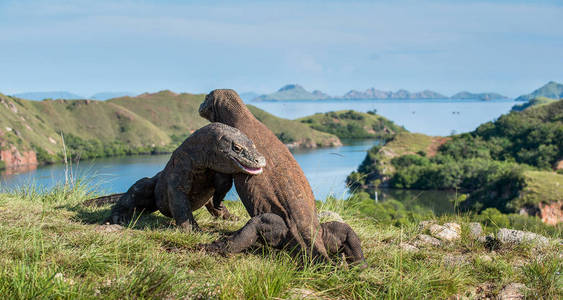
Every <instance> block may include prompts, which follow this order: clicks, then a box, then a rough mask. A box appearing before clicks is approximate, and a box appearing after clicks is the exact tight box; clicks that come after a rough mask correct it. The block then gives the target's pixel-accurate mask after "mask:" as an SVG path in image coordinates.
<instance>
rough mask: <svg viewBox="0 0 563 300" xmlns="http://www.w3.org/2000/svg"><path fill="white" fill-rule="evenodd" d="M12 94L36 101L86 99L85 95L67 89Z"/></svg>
mask: <svg viewBox="0 0 563 300" xmlns="http://www.w3.org/2000/svg"><path fill="white" fill-rule="evenodd" d="M11 96H13V97H17V98H21V99H26V100H35V101H41V100H44V99H66V100H75V99H84V97H83V96H80V95H77V94H74V93H71V92H66V91H54V92H29V93H18V94H12V95H11Z"/></svg>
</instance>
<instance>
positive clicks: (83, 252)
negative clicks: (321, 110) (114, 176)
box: [0, 183, 563, 299]
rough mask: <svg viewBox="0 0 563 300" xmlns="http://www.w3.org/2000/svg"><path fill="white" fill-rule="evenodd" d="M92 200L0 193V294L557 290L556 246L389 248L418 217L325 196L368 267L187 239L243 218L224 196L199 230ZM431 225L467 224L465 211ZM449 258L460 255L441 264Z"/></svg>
mask: <svg viewBox="0 0 563 300" xmlns="http://www.w3.org/2000/svg"><path fill="white" fill-rule="evenodd" d="M92 196H94V194H93V192H92V191H91V190H90V189H89V188H88V187H87V186H86V185H85V184H80V183H79V184H76V185H74V186H73V187H64V186H61V187H58V188H56V189H54V190H51V191H45V192H43V193H41V192H40V191H36V190H34V189H33V188H28V189H20V190H17V191H13V192H10V193H6V194H0V251H1V252H2V256H0V261H1V263H0V298H5V299H30V298H39V299H46V298H57V299H77V298H82V299H93V298H100V297H103V298H104V299H130V298H137V299H149V298H151V299H152V298H168V299H177V298H188V299H209V298H216V299H279V298H299V297H313V296H315V297H319V298H324V299H336V298H338V299H342V298H344V299H374V298H376V299H415V298H430V299H445V298H448V297H450V296H453V295H465V294H470V293H472V291H474V290H475V289H476V287H478V286H480V285H483V284H485V285H487V286H489V287H491V288H490V289H489V290H488V293H491V294H492V295H494V294H495V293H497V292H498V291H500V290H501V289H502V288H503V286H504V285H505V284H507V283H510V282H521V283H524V284H526V285H527V287H528V289H529V290H528V292H527V293H529V295H530V297H532V296H534V298H535V296H537V297H544V298H552V299H556V298H558V297H561V296H563V294H562V289H561V277H560V275H558V274H560V272H561V264H562V260H561V257H560V252H561V247H560V245H559V244H555V243H552V245H550V246H549V247H547V248H543V249H542V250H541V252H539V253H538V252H535V250H534V249H533V248H530V247H527V248H525V247H524V248H518V247H514V248H506V249H501V250H498V251H496V252H490V251H488V250H487V249H485V248H484V247H483V246H482V245H481V244H479V243H477V242H475V241H473V240H472V239H470V238H469V237H468V236H467V233H466V230H465V229H464V231H463V233H462V238H461V239H460V240H458V241H456V242H454V243H452V244H447V245H445V246H443V247H438V248H421V249H420V251H418V252H407V251H405V250H403V249H402V248H401V247H400V246H399V245H400V244H401V243H402V242H409V241H412V240H414V239H415V237H416V235H418V234H419V233H421V231H420V230H419V229H418V227H417V224H410V225H406V226H402V227H395V226H391V225H386V224H383V223H380V222H378V220H377V219H374V218H370V217H362V216H360V215H358V214H357V212H356V208H355V207H354V206H349V205H348V202H347V201H343V200H337V199H329V200H327V201H326V202H323V203H322V205H320V207H319V209H320V210H331V211H335V212H338V213H339V214H340V215H341V216H342V217H343V218H344V219H345V221H346V222H347V223H348V224H350V225H351V226H352V227H353V228H354V229H355V231H356V232H357V234H358V235H359V236H360V238H361V240H362V243H363V250H364V254H365V257H366V260H367V262H368V264H369V267H368V268H367V269H366V270H363V271H361V270H356V269H353V268H352V269H351V268H348V267H346V266H345V265H339V266H328V265H310V264H308V263H303V261H301V260H300V259H298V258H294V257H291V256H289V255H288V253H287V252H285V251H279V250H273V249H269V248H264V247H256V248H253V249H252V250H251V251H248V252H246V253H242V254H237V255H232V256H228V257H222V256H217V255H211V254H208V253H204V252H202V251H199V250H197V248H196V245H197V244H199V243H206V242H210V241H213V240H215V239H216V238H218V237H219V236H220V234H221V233H222V232H228V231H232V230H235V229H238V228H240V227H241V226H242V225H243V224H244V223H245V222H246V221H247V220H248V217H247V214H246V211H245V210H244V208H243V207H242V205H241V204H240V202H226V205H227V207H228V208H229V210H230V211H231V212H232V213H234V214H235V215H237V216H239V218H240V220H239V221H235V222H234V221H223V220H216V219H213V218H212V217H210V216H209V214H208V213H207V212H205V211H204V210H198V211H196V213H195V215H196V219H197V221H198V222H199V224H200V226H201V227H202V228H203V231H204V232H203V233H191V234H189V233H185V232H182V231H180V230H178V229H177V228H175V227H174V226H173V224H172V223H173V222H172V220H171V219H168V218H165V217H163V216H162V215H160V214H158V213H157V214H152V215H146V216H141V217H140V218H139V219H138V220H137V221H136V222H135V223H133V224H131V225H130V226H128V227H127V228H125V229H124V230H121V231H115V232H109V231H107V230H106V229H107V227H104V226H99V225H98V223H99V222H100V221H101V220H103V219H104V218H105V217H107V216H108V214H109V207H101V208H88V207H84V206H83V205H81V203H82V201H84V200H86V199H88V198H90V197H92ZM437 221H438V222H448V221H457V222H460V223H462V224H465V222H466V221H467V218H465V217H460V216H447V217H441V218H439V219H438V220H437ZM447 256H454V257H461V259H460V262H459V263H455V264H453V265H448V264H446V263H445V259H444V258H445V257H447ZM484 256H491V257H492V258H493V259H492V260H490V261H489V260H485V259H483V257H484ZM522 261H524V263H522ZM558 272H559V273H558Z"/></svg>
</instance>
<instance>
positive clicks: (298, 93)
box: [253, 84, 331, 101]
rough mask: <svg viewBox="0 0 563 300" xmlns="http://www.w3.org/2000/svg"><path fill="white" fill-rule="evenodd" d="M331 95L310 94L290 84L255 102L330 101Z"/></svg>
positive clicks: (296, 85)
mask: <svg viewBox="0 0 563 300" xmlns="http://www.w3.org/2000/svg"><path fill="white" fill-rule="evenodd" d="M329 98H331V97H330V96H329V95H327V94H325V93H323V92H321V91H317V90H315V91H312V92H309V91H307V90H306V89H304V88H303V87H302V86H300V85H298V84H288V85H285V86H283V87H282V88H281V89H279V90H278V91H277V92H275V93H272V94H268V95H262V96H258V97H256V98H254V99H253V100H254V101H264V100H321V99H329Z"/></svg>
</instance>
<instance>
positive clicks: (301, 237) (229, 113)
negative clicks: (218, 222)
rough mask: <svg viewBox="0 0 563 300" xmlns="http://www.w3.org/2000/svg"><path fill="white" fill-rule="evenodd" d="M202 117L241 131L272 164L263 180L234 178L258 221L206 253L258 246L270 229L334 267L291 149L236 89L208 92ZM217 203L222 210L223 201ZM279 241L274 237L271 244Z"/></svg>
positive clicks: (260, 176)
mask: <svg viewBox="0 0 563 300" xmlns="http://www.w3.org/2000/svg"><path fill="white" fill-rule="evenodd" d="M199 114H200V115H201V116H202V117H204V118H206V119H208V120H209V121H211V122H221V123H224V124H227V125H229V126H233V127H235V128H238V129H240V131H242V132H243V133H244V134H246V135H247V136H248V137H249V138H250V139H252V141H253V142H254V144H255V145H256V148H257V149H258V151H260V153H262V154H263V155H264V157H265V158H266V162H267V167H266V168H264V172H263V174H261V175H259V176H248V175H245V174H234V175H233V178H234V182H235V186H236V189H237V192H238V194H239V196H240V198H241V201H242V202H243V204H244V206H245V208H246V210H247V211H248V213H249V214H250V216H251V217H253V218H252V219H251V220H250V221H249V222H248V223H247V225H245V227H244V228H242V229H241V230H239V231H238V232H237V234H235V235H234V236H233V237H231V238H230V239H229V240H228V241H227V242H226V243H223V242H221V241H217V243H213V244H211V245H207V246H206V248H208V249H209V250H213V249H217V248H218V247H217V246H219V248H221V247H220V245H223V246H226V247H227V248H228V249H232V251H233V252H237V251H239V250H240V249H241V248H245V247H247V246H248V245H252V244H254V242H255V239H256V237H257V236H259V235H260V234H263V233H264V232H263V231H268V230H270V231H272V232H276V233H275V234H274V233H273V235H276V234H281V235H283V238H282V237H279V239H281V240H282V241H283V244H284V245H286V246H288V247H292V248H293V247H294V246H298V247H299V248H301V249H302V250H304V251H306V253H307V254H308V255H310V256H312V257H313V258H316V259H320V260H324V261H328V262H331V259H330V258H329V256H328V253H327V251H326V247H325V242H324V241H323V234H324V233H323V227H321V225H320V224H319V220H318V217H317V214H316V205H315V198H314V196H313V192H312V190H311V187H310V186H309V183H308V181H307V179H306V178H305V174H304V173H303V171H302V170H301V167H299V165H298V164H297V162H296V161H295V159H294V158H293V155H291V153H290V152H289V150H288V149H287V147H286V146H285V145H284V144H283V143H282V142H281V141H280V140H279V139H278V138H277V137H276V136H275V135H274V133H273V132H272V131H270V130H269V129H268V128H267V127H266V126H265V125H264V124H262V123H261V122H260V121H258V120H257V119H256V118H255V117H254V116H253V115H252V113H251V112H250V111H249V110H248V109H247V108H246V105H245V104H244V103H243V102H242V100H241V99H240V97H239V96H238V94H237V93H236V92H235V91H233V90H214V91H212V92H211V93H209V94H208V95H207V96H206V97H205V101H204V102H203V103H202V104H201V106H200V108H199ZM214 202H215V205H217V204H218V203H220V199H215V200H214ZM264 214H267V215H266V216H263V215H264ZM272 214H273V215H277V216H279V217H280V218H281V220H283V222H284V224H285V225H286V227H287V230H285V229H283V228H282V229H280V228H279V227H280V226H281V223H279V222H277V221H276V222H275V224H276V225H275V227H276V228H271V227H272V226H270V225H269V224H270V223H268V222H270V221H271V220H272V218H273V217H272V216H270V215H272ZM263 227H264V228H266V229H264V228H263ZM286 231H287V232H286ZM352 232H353V231H352ZM277 239H278V238H274V237H272V238H271V239H270V241H272V240H276V241H277ZM274 244H276V243H274ZM354 247H355V249H356V252H358V251H357V250H358V247H359V251H360V252H361V247H360V246H359V244H358V245H354ZM362 259H363V256H362Z"/></svg>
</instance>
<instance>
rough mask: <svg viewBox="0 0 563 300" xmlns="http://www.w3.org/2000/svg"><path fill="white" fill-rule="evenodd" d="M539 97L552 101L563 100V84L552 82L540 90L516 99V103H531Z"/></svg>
mask: <svg viewBox="0 0 563 300" xmlns="http://www.w3.org/2000/svg"><path fill="white" fill-rule="evenodd" d="M538 97H545V98H551V99H561V98H563V84H561V83H558V82H555V81H550V82H548V83H546V84H545V85H544V86H542V87H540V88H539V89H537V90H535V91H533V92H531V93H529V94H525V95H522V96H520V97H518V98H516V99H515V101H530V100H532V99H535V98H538Z"/></svg>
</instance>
